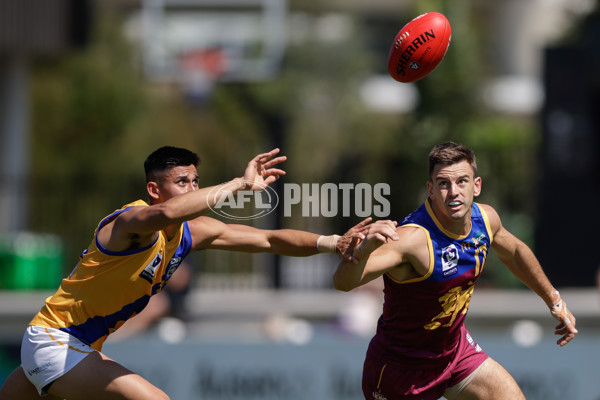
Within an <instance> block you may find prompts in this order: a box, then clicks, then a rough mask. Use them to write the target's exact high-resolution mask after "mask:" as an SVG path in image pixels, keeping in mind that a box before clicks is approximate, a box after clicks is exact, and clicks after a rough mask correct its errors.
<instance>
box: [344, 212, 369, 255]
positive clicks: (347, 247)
mask: <svg viewBox="0 0 600 400" xmlns="http://www.w3.org/2000/svg"><path fill="white" fill-rule="evenodd" d="M372 220H373V218H371V217H368V218H365V219H364V220H362V221H361V222H359V223H358V224H356V225H354V226H353V227H352V228H350V229H348V231H347V232H346V233H345V234H344V236H340V238H339V239H338V241H337V243H336V253H338V254H339V255H340V256H341V257H342V258H343V259H344V261H349V262H353V263H358V259H356V258H355V257H354V249H355V247H356V246H357V245H358V244H359V243H360V242H361V241H362V240H363V239H364V238H365V237H366V234H367V232H368V230H369V227H368V225H369V223H370V222H371V221H372Z"/></svg>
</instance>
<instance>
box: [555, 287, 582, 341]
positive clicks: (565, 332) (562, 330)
mask: <svg viewBox="0 0 600 400" xmlns="http://www.w3.org/2000/svg"><path fill="white" fill-rule="evenodd" d="M554 295H555V296H556V297H555V299H554V301H553V305H552V306H551V307H550V313H551V314H552V316H553V317H554V318H555V319H556V320H558V321H560V324H558V325H557V326H556V328H555V330H554V334H555V335H559V336H560V335H562V337H561V338H560V339H558V340H557V342H556V344H558V345H560V346H564V345H565V344H567V343H569V342H570V341H571V340H573V338H574V337H575V335H576V334H577V333H578V331H577V329H576V328H575V317H574V316H573V314H571V311H569V309H568V308H567V304H566V303H565V302H564V300H563V299H562V298H561V297H560V294H559V293H558V291H555V292H554Z"/></svg>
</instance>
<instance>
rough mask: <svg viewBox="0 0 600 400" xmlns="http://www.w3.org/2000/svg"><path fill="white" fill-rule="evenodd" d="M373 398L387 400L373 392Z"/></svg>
mask: <svg viewBox="0 0 600 400" xmlns="http://www.w3.org/2000/svg"><path fill="white" fill-rule="evenodd" d="M373 398H374V399H376V400H387V397H385V396H383V395H381V394H380V393H377V392H373Z"/></svg>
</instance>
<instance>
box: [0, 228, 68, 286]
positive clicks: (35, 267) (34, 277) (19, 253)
mask: <svg viewBox="0 0 600 400" xmlns="http://www.w3.org/2000/svg"><path fill="white" fill-rule="evenodd" d="M62 264H63V246H62V242H61V240H60V238H58V237H57V236H56V235H50V234H37V233H30V232H20V233H16V234H12V235H8V234H4V235H2V236H0V288H1V289H7V290H36V289H55V288H57V287H58V285H59V284H60V281H61V279H62Z"/></svg>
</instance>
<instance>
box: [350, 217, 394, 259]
mask: <svg viewBox="0 0 600 400" xmlns="http://www.w3.org/2000/svg"><path fill="white" fill-rule="evenodd" d="M397 225H398V224H397V222H396V221H391V220H383V221H377V222H374V223H372V224H371V225H368V226H367V227H366V228H367V231H366V234H365V238H364V239H363V240H362V241H361V242H360V244H358V246H356V247H355V249H354V258H355V259H356V260H358V261H364V259H366V258H367V257H368V256H369V255H370V254H371V253H372V252H374V251H375V250H376V249H377V248H379V247H380V246H382V245H383V244H385V243H387V242H388V239H392V240H398V233H397V232H396V226H397Z"/></svg>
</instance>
